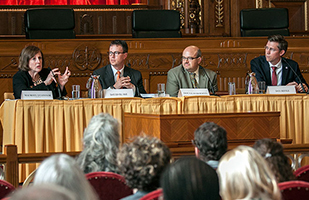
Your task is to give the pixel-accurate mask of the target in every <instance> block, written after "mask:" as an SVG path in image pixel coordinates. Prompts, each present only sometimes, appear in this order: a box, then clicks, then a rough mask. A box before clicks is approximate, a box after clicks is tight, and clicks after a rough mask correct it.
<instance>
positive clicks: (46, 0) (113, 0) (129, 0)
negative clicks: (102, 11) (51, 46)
mask: <svg viewBox="0 0 309 200" xmlns="http://www.w3.org/2000/svg"><path fill="white" fill-rule="evenodd" d="M133 3H141V0H0V5H131V4H133Z"/></svg>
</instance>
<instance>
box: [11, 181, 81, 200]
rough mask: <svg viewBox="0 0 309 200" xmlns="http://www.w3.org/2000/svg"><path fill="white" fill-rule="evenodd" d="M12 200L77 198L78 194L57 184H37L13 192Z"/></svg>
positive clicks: (68, 199)
mask: <svg viewBox="0 0 309 200" xmlns="http://www.w3.org/2000/svg"><path fill="white" fill-rule="evenodd" d="M9 199H10V200H55V199H56V200H76V199H77V197H76V195H75V194H74V193H73V192H72V191H70V190H68V189H66V188H65V187H61V186H59V185H55V184H43V185H35V186H31V187H26V188H23V189H19V190H17V191H15V192H14V193H13V195H12V196H11V197H9Z"/></svg>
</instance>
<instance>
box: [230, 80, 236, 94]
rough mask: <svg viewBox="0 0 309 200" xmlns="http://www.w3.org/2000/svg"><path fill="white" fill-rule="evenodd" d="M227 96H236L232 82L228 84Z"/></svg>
mask: <svg viewBox="0 0 309 200" xmlns="http://www.w3.org/2000/svg"><path fill="white" fill-rule="evenodd" d="M228 91H229V95H235V94H236V87H235V83H234V82H229V88H228Z"/></svg>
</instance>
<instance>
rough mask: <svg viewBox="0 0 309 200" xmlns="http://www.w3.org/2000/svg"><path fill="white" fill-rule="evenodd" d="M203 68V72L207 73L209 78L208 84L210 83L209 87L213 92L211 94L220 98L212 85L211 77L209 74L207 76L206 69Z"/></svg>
mask: <svg viewBox="0 0 309 200" xmlns="http://www.w3.org/2000/svg"><path fill="white" fill-rule="evenodd" d="M202 68H203V70H204V72H205V74H206V76H207V78H208V82H209V85H210V90H211V92H212V95H214V96H218V95H217V94H216V93H215V89H214V87H213V85H212V83H211V81H210V77H209V76H208V74H207V72H206V70H205V68H204V67H202Z"/></svg>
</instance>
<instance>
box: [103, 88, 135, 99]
mask: <svg viewBox="0 0 309 200" xmlns="http://www.w3.org/2000/svg"><path fill="white" fill-rule="evenodd" d="M124 97H134V94H133V89H105V90H104V98H124Z"/></svg>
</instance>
